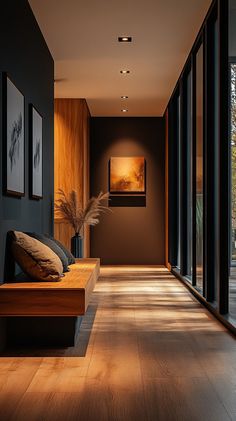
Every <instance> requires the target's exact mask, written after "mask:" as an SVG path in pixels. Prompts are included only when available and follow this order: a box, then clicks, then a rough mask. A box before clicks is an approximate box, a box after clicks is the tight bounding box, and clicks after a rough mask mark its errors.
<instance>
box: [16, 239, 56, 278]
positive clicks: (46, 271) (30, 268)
mask: <svg viewBox="0 0 236 421" xmlns="http://www.w3.org/2000/svg"><path fill="white" fill-rule="evenodd" d="M11 249H12V254H13V257H14V259H15V260H16V262H17V263H18V264H19V266H20V267H21V269H22V270H23V271H24V272H25V273H26V274H27V275H28V276H29V277H30V278H31V279H32V280H37V281H59V280H60V278H61V277H62V276H63V266H62V263H61V260H60V259H59V257H58V256H57V255H56V253H54V252H53V251H52V250H51V249H50V248H49V247H48V246H46V245H45V244H43V243H41V242H40V241H38V240H36V239H35V238H32V237H30V236H29V235H27V234H24V233H23V232H20V231H12V245H11Z"/></svg>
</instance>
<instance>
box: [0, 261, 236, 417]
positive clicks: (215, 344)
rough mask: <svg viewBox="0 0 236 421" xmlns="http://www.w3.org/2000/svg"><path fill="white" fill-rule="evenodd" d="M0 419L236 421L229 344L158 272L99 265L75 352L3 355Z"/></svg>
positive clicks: (233, 350) (235, 345) (235, 346)
mask: <svg viewBox="0 0 236 421" xmlns="http://www.w3.org/2000/svg"><path fill="white" fill-rule="evenodd" d="M0 420H1V421H6V420H14V421H23V420H24V421H36V420H37V421H54V420H55V421H67V420H68V421H70V420H72V421H73V420H76V421H77V420H78V421H106V420H107V421H108V420H109V421H113V420H114V421H133V420H134V421H139V420H141V421H146V420H148V421H149V420H151V421H211V420H212V421H225V420H236V339H235V338H234V337H233V336H231V335H230V334H229V333H228V332H227V330H226V329H225V328H224V327H223V326H222V325H221V324H220V323H219V322H218V321H217V320H215V319H214V318H213V316H212V315H211V314H210V313H208V312H207V311H206V310H205V309H204V308H203V307H202V306H201V305H200V304H199V303H198V302H197V301H196V300H195V298H194V297H193V296H192V295H191V294H190V293H189V291H188V290H187V289H186V288H185V287H184V286H183V285H182V284H181V283H180V282H179V281H178V280H177V279H175V278H174V276H172V275H171V274H170V273H169V272H168V271H167V269H165V268H161V267H151V266H150V267H131V266H129V267H103V268H102V269H101V277H100V279H99V281H98V283H97V285H96V288H95V292H94V294H93V297H92V301H91V304H90V306H89V308H88V311H87V314H86V316H85V317H84V320H83V322H82V325H81V332H80V335H79V338H78V341H77V344H76V346H75V347H74V348H67V349H43V350H42V349H41V350H38V349H25V350H22V349H21V350H14V349H12V350H7V351H6V352H5V353H4V355H2V356H1V358H0Z"/></svg>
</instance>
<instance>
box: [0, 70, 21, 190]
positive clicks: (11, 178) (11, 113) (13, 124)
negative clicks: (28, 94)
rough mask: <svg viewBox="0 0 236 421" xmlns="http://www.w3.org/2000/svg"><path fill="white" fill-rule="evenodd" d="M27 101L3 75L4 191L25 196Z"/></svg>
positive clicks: (6, 76) (5, 75) (7, 77)
mask: <svg viewBox="0 0 236 421" xmlns="http://www.w3.org/2000/svg"><path fill="white" fill-rule="evenodd" d="M24 111H25V99H24V95H23V94H22V93H21V92H20V90H19V89H18V88H17V87H16V86H15V85H14V83H13V82H12V81H11V79H10V78H9V76H8V75H7V74H5V73H4V74H3V191H4V193H5V194H8V195H11V196H18V197H21V196H24V195H25V131H24V125H25V113H24Z"/></svg>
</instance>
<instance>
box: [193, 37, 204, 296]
mask: <svg viewBox="0 0 236 421" xmlns="http://www.w3.org/2000/svg"><path fill="white" fill-rule="evenodd" d="M203 75H204V72H203V43H201V44H200V46H199V48H198V51H197V52H196V213H195V215H196V221H195V224H196V286H197V288H198V289H199V291H201V293H202V292H203V205H204V200H203V194H204V192H203Z"/></svg>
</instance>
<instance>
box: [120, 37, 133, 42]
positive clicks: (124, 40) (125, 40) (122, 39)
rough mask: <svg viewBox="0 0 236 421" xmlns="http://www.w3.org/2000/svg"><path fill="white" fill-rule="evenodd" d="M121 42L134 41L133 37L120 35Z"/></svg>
mask: <svg viewBox="0 0 236 421" xmlns="http://www.w3.org/2000/svg"><path fill="white" fill-rule="evenodd" d="M118 41H119V42H132V37H118Z"/></svg>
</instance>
